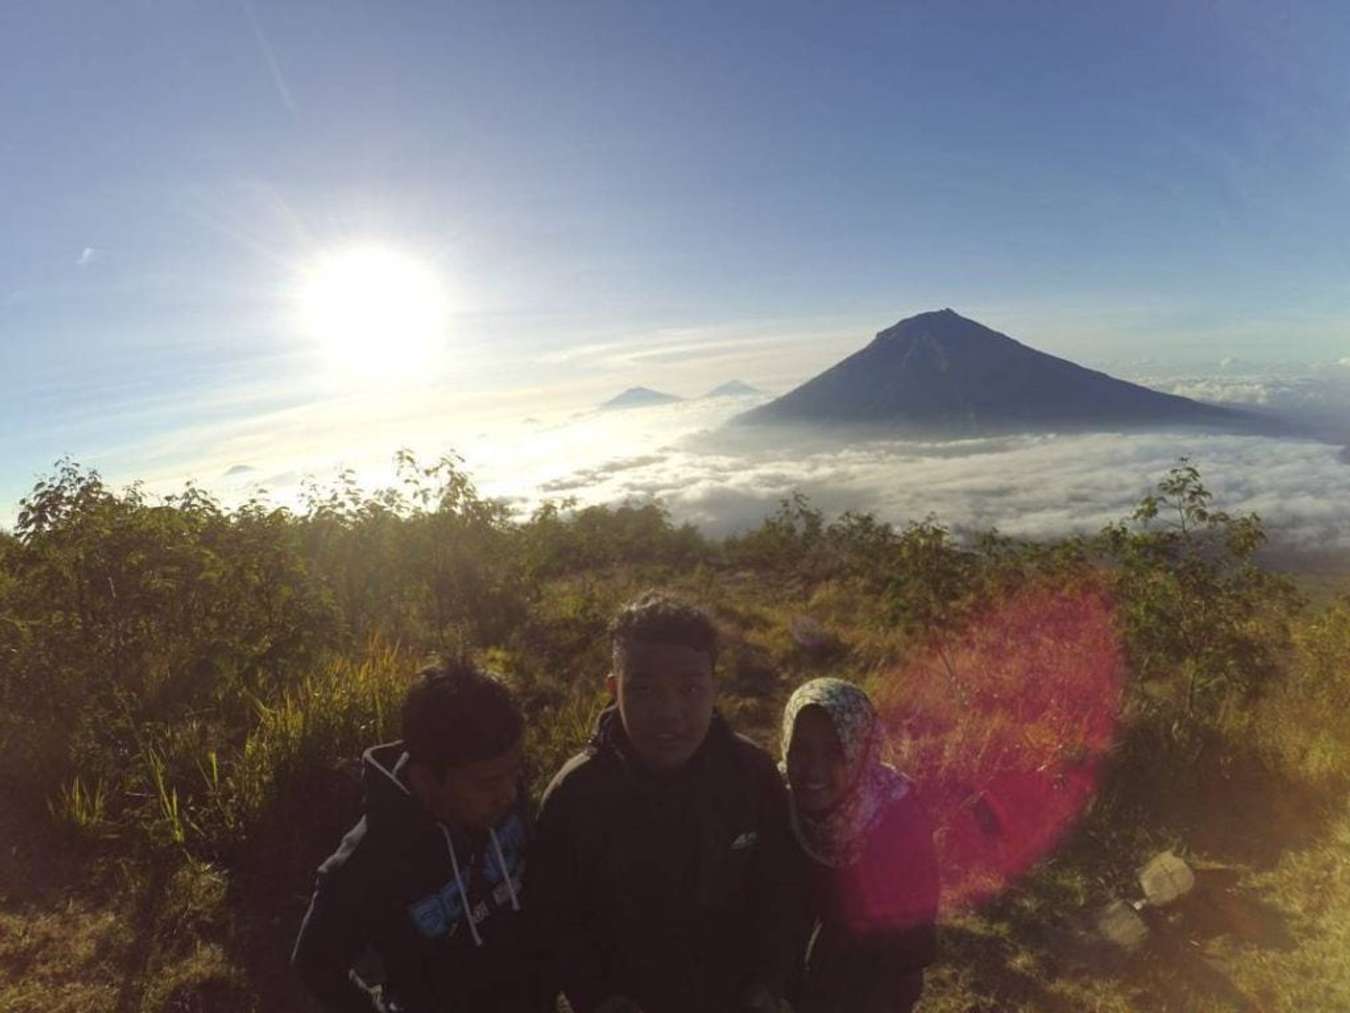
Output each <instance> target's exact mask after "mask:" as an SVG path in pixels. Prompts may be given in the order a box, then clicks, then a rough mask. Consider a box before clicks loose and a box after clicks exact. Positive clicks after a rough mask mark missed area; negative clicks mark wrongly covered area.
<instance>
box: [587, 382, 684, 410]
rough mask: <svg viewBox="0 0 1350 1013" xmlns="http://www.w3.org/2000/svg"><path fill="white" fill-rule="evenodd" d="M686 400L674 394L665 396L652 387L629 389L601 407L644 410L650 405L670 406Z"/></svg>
mask: <svg viewBox="0 0 1350 1013" xmlns="http://www.w3.org/2000/svg"><path fill="white" fill-rule="evenodd" d="M683 400H684V398H681V397H676V396H675V395H674V394H663V393H662V392H661V391H659V390H652V389H651V388H650V387H629V388H628V389H627V390H626V391H624V392H623V393H622V394H616V395H615V396H614V397H612V398H610V399H609V400H608V401H606V402H605V403H604V404H602V405H601V406H600V407H601V408H602V409H612V408H644V407H647V406H649V405H658V404H670V403H672V402H674V401H683Z"/></svg>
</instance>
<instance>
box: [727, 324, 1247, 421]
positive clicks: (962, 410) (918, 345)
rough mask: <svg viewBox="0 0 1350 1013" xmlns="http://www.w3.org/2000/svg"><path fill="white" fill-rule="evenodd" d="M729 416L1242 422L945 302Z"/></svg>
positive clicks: (760, 418)
mask: <svg viewBox="0 0 1350 1013" xmlns="http://www.w3.org/2000/svg"><path fill="white" fill-rule="evenodd" d="M735 421H736V422H737V423H738V424H747V423H748V424H764V423H790V424H797V425H803V424H804V425H811V426H817V427H824V426H866V427H870V428H877V427H881V428H883V429H886V430H888V431H895V430H902V431H909V432H916V433H920V432H921V433H924V434H927V435H933V436H949V437H956V436H969V435H975V434H983V433H993V432H1012V431H1052V430H1065V429H1067V430H1082V429H1101V428H1143V427H1147V426H1156V425H1168V424H1183V425H1200V426H1207V427H1211V428H1226V429H1232V428H1247V427H1249V426H1250V421H1251V420H1250V419H1249V418H1248V417H1247V416H1246V415H1245V414H1243V413H1240V412H1236V411H1232V410H1230V409H1226V408H1219V407H1215V406H1213V405H1206V404H1202V403H1200V402H1198V401H1192V400H1190V399H1188V398H1183V397H1177V396H1176V395H1172V394H1164V393H1162V392H1160V391H1156V390H1152V389H1150V388H1148V387H1141V386H1139V385H1137V384H1133V383H1127V382H1126V381H1124V380H1117V379H1116V378H1114V377H1111V376H1108V375H1106V374H1105V373H1100V372H1097V371H1096V370H1091V369H1086V368H1084V367H1083V366H1079V365H1077V364H1076V363H1073V362H1070V361H1068V360H1067V359H1061V358H1058V357H1057V356H1053V355H1049V354H1047V353H1045V352H1040V351H1037V350H1036V349H1034V348H1031V347H1029V346H1027V345H1024V344H1023V343H1022V342H1020V341H1017V340H1016V339H1014V338H1010V337H1009V336H1008V335H1006V334H1003V333H1000V332H999V331H996V330H993V329H992V328H990V327H986V326H985V325H984V324H982V323H979V322H978V321H976V320H971V319H969V318H968V317H963V316H962V315H961V314H959V313H957V312H956V311H955V310H953V309H951V308H950V307H945V308H943V309H940V310H932V311H929V312H926V313H919V314H917V315H915V316H912V317H906V318H905V319H903V320H901V321H899V322H898V323H896V324H893V325H892V326H890V327H888V328H886V329H885V330H883V331H880V332H878V333H877V335H876V337H875V338H873V340H872V341H871V342H870V343H868V344H867V345H866V346H865V347H863V348H861V349H859V350H858V351H857V352H854V353H853V354H852V355H850V356H848V357H847V358H845V359H843V360H841V361H840V362H838V363H836V364H835V365H833V366H831V367H830V368H829V369H827V370H825V372H823V373H821V374H819V375H818V376H816V377H814V378H812V379H811V380H808V381H807V382H806V383H804V384H802V385H801V386H799V387H797V388H795V389H793V390H791V391H788V393H786V394H784V395H783V396H782V397H780V398H776V399H775V400H773V401H770V402H769V403H768V404H765V405H761V406H760V407H758V408H754V409H752V410H750V411H748V412H746V413H744V414H742V415H740V416H738V417H737V419H736V420H735Z"/></svg>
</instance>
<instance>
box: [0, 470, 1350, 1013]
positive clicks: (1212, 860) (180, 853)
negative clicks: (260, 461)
mask: <svg viewBox="0 0 1350 1013" xmlns="http://www.w3.org/2000/svg"><path fill="white" fill-rule="evenodd" d="M399 463H400V469H401V470H400V474H401V483H400V485H398V486H397V487H395V488H391V489H385V490H378V491H374V492H368V491H365V490H362V489H360V488H358V487H357V486H356V485H355V484H354V483H353V482H351V481H350V480H347V481H343V482H341V483H339V484H338V486H337V487H336V488H333V489H322V490H321V489H312V490H310V494H309V497H308V501H307V503H306V504H305V506H304V508H303V509H302V510H300V511H298V512H292V511H287V510H284V509H278V508H274V507H271V506H269V505H268V504H266V503H263V502H251V503H248V504H245V505H244V506H242V507H239V508H237V509H234V510H226V509H224V508H222V507H221V506H220V505H219V504H218V503H216V502H215V501H214V500H212V499H211V498H210V497H209V496H207V495H205V494H203V493H202V492H201V491H200V490H196V489H192V488H189V489H186V490H185V491H184V492H183V493H182V494H181V495H179V496H176V497H173V498H171V499H169V500H168V501H165V502H159V501H154V502H152V501H150V500H149V499H148V498H146V497H144V496H143V495H142V494H141V493H140V492H139V491H138V490H137V489H135V488H132V489H129V490H112V489H109V488H107V487H106V486H105V485H104V484H103V483H102V481H101V480H100V479H99V477H98V476H97V475H96V474H95V473H93V472H89V471H87V470H84V469H81V468H79V467H78V466H76V465H74V464H72V463H69V462H62V463H61V464H59V465H58V467H57V470H56V472H55V473H54V474H53V475H52V476H51V477H50V478H48V479H46V480H44V481H43V482H42V483H39V485H38V486H36V487H35V489H34V490H33V493H32V494H31V495H30V496H29V497H28V499H27V500H26V501H25V503H24V505H23V509H22V512H21V514H20V517H19V523H18V525H17V527H16V529H15V531H14V532H12V533H10V534H0V848H3V854H4V855H6V856H7V859H8V860H7V861H6V862H4V863H0V1009H5V1010H15V1011H27V1010H32V1011H37V1010H42V1011H50V1010H72V1011H74V1010H81V1011H83V1010H90V1009H107V1010H116V1011H128V1013H129V1011H147V1013H148V1011H179V1010H182V1011H187V1010H197V1011H204V1010H258V1011H261V1010H279V1011H280V1010H302V1009H306V1008H308V1007H307V1006H306V1003H305V1000H304V999H303V997H302V996H300V995H299V994H298V993H297V991H296V990H295V987H294V984H293V982H292V980H291V977H290V974H289V972H288V969H287V967H286V957H287V953H288V950H289V946H290V942H291V940H292V938H293V936H294V933H295V930H296V928H297V927H298V923H299V918H300V916H301V914H302V913H303V910H304V906H305V903H306V901H307V898H308V892H309V889H310V885H311V881H312V873H313V869H314V867H315V865H316V864H317V863H318V861H319V860H321V859H322V858H323V857H324V855H325V854H326V853H327V851H328V850H330V849H331V848H332V847H333V845H334V844H335V842H336V841H337V839H338V837H339V836H340V834H341V833H342V832H343V831H344V830H345V829H346V828H347V826H348V825H349V824H350V823H351V822H352V821H353V820H354V819H355V818H356V815H357V814H358V812H359V803H360V786H359V783H358V782H357V780H356V777H355V758H356V757H357V756H358V755H359V751H360V750H361V748H362V747H364V746H366V745H369V744H371V743H373V742H377V741H380V740H382V739H387V738H393V737H395V734H396V733H395V730H394V724H395V716H396V712H397V703H398V701H399V699H400V697H401V694H402V691H403V687H404V685H405V684H406V681H407V679H408V678H409V676H410V675H411V673H412V672H413V671H414V670H415V669H416V667H417V666H418V664H419V663H420V661H421V660H422V659H423V658H424V657H425V656H426V655H428V654H429V653H433V652H450V653H456V652H464V653H470V654H473V655H475V656H477V657H479V658H480V659H481V660H483V661H484V662H486V663H487V664H488V665H490V666H491V667H493V668H495V669H497V670H499V671H502V672H503V673H505V674H507V675H508V676H509V677H510V678H511V680H512V681H513V683H514V684H515V686H516V688H517V690H518V692H519V693H520V694H521V695H522V697H523V698H524V699H525V701H526V702H527V707H528V713H529V714H530V715H531V719H532V727H531V731H530V742H529V756H530V763H531V770H532V778H533V782H534V786H535V788H536V789H537V788H538V787H540V786H541V785H542V783H544V782H545V781H546V780H547V778H548V777H549V776H550V775H551V773H552V772H553V770H554V769H556V767H557V766H558V765H559V763H560V762H561V761H562V760H563V759H564V758H565V757H566V756H567V755H569V754H570V753H571V752H572V751H573V750H575V749H576V748H577V747H578V745H579V744H580V743H581V742H582V741H584V739H585V737H586V735H587V732H588V730H589V727H590V724H591V722H592V720H593V719H594V715H595V714H596V712H597V711H598V709H599V708H600V707H601V706H602V705H603V700H602V697H601V685H602V677H603V674H604V672H605V669H606V663H607V655H606V644H605V640H604V635H603V631H604V627H605V624H606V622H607V620H608V618H609V616H610V615H611V614H612V613H613V611H614V610H615V608H616V607H617V606H618V604H619V603H621V602H622V601H624V600H626V599H627V598H629V597H631V596H632V595H633V594H635V593H636V592H637V591H638V590H640V589H642V588H645V587H648V586H652V585H658V586H662V587H668V588H672V589H674V590H676V591H678V592H681V593H683V594H685V595H687V596H688V597H690V598H693V599H695V600H698V601H700V602H703V603H704V604H706V605H707V606H708V607H709V608H710V609H711V610H712V612H713V613H714V615H715V616H716V618H717V619H718V622H719V624H720V625H721V627H722V629H723V630H724V632H725V634H726V639H727V647H726V649H725V651H724V655H723V659H722V661H721V663H720V666H719V668H720V673H719V675H720V679H721V686H722V688H721V707H722V709H723V711H724V713H726V714H727V715H728V717H730V718H731V720H732V721H733V723H735V724H736V725H737V726H738V727H740V728H741V729H743V730H745V731H747V732H748V733H749V734H752V735H753V736H755V737H756V738H758V739H759V740H760V741H761V742H763V744H764V745H766V746H767V747H769V748H771V749H774V748H776V745H777V734H778V730H777V721H778V715H779V714H780V712H781V705H782V702H783V700H784V699H785V697H786V696H787V694H788V693H789V692H790V691H791V689H792V688H793V687H794V686H795V685H797V684H798V683H799V682H801V681H802V680H804V679H806V678H810V677H812V676H815V675H820V674H826V673H828V674H834V675H841V676H844V677H846V678H851V679H854V680H857V681H859V682H861V683H863V684H865V685H866V686H867V687H868V688H869V690H871V691H872V692H873V694H874V695H875V697H876V698H877V699H878V701H879V703H880V706H881V708H882V711H883V713H884V714H885V716H886V719H887V723H888V726H889V728H890V730H891V733H892V739H893V742H892V746H893V751H894V759H895V760H896V762H897V763H898V764H900V766H901V767H902V768H903V769H905V770H906V771H907V772H909V773H910V774H911V775H912V776H913V777H914V778H915V779H916V781H917V782H918V784H919V786H920V790H921V791H922V793H923V795H924V798H925V800H926V801H927V802H928V804H929V805H930V807H931V808H932V809H933V811H934V813H935V816H936V818H937V822H938V826H939V832H938V845H939V850H940V854H941V857H942V859H943V865H944V878H945V894H946V900H945V904H946V911H945V914H944V922H943V927H942V935H943V941H944V947H943V959H942V963H941V965H940V966H939V967H938V968H936V969H935V971H934V972H933V973H932V976H931V987H930V990H929V995H928V997H927V998H926V1000H925V1007H924V1008H925V1009H930V1010H971V1009H988V1010H1005V1009H1064V1010H1079V1009H1102V1010H1116V1009H1120V1010H1125V1009H1175V1010H1204V1009H1216V1010H1217V1009H1242V1008H1249V1009H1257V1008H1259V1009H1271V1010H1274V1009H1343V1008H1350V958H1347V956H1346V954H1347V953H1350V945H1347V944H1348V943H1350V808H1348V807H1347V803H1346V797H1347V796H1346V790H1345V789H1346V787H1347V785H1348V784H1350V778H1348V775H1350V722H1346V721H1344V714H1345V712H1346V710H1347V705H1350V601H1347V600H1346V599H1344V598H1341V597H1337V596H1336V595H1334V594H1333V593H1326V594H1320V593H1319V595H1318V600H1317V601H1316V603H1315V604H1309V603H1308V602H1307V600H1306V599H1305V598H1304V596H1303V595H1302V593H1301V592H1300V589H1299V588H1298V587H1296V586H1295V585H1294V584H1293V583H1291V582H1290V581H1289V580H1287V579H1286V578H1284V577H1281V576H1278V575H1276V574H1274V573H1272V572H1268V571H1266V570H1265V569H1263V568H1262V567H1261V566H1259V565H1258V564H1257V562H1256V560H1257V559H1258V558H1259V555H1258V552H1259V548H1260V546H1261V544H1262V541H1263V538H1264V534H1263V532H1262V530H1261V526H1260V522H1259V519H1257V518H1254V517H1230V516H1228V515H1226V514H1224V513H1222V512H1220V511H1218V510H1217V509H1216V508H1215V505H1214V504H1212V503H1211V502H1210V500H1209V497H1208V494H1207V492H1206V491H1205V489H1204V487H1203V485H1202V483H1201V478H1200V476H1199V475H1198V474H1196V473H1195V472H1194V470H1193V469H1190V468H1189V467H1188V466H1186V465H1185V464H1184V462H1183V464H1182V465H1180V466H1179V467H1178V468H1177V469H1175V470H1174V471H1173V472H1171V473H1170V474H1169V475H1167V476H1162V477H1161V480H1160V482H1159V488H1158V492H1157V494H1156V496H1154V497H1150V498H1149V499H1148V500H1145V501H1144V502H1143V503H1141V504H1140V508H1139V510H1138V511H1137V512H1136V513H1135V515H1134V516H1132V517H1130V518H1125V519H1122V521H1121V522H1120V523H1119V524H1117V525H1113V526H1112V527H1110V528H1108V529H1107V530H1105V531H1103V532H1102V533H1101V534H1100V535H1099V536H1097V537H1094V538H1086V539H1084V538H1078V539H1071V540H1065V541H1061V542H1056V543H1048V544H1023V543H1017V542H1013V541H1010V540H1007V539H1004V538H1001V537H999V536H998V535H997V534H996V533H992V532H991V533H989V534H987V535H986V536H983V537H981V538H979V539H975V540H973V541H968V542H963V543H961V544H957V543H956V542H955V541H954V540H953V539H952V538H951V536H950V535H949V533H948V532H947V531H946V530H945V529H944V528H943V527H942V526H941V525H940V523H938V522H936V521H928V522H924V523H921V524H915V525H911V526H909V527H907V528H904V529H900V530H896V529H894V528H892V527H890V526H888V525H885V524H881V523H879V522H877V521H876V520H875V519H874V518H871V517H869V516H865V515H845V516H843V517H841V518H837V519H834V520H829V519H827V518H825V517H822V516H821V515H820V514H819V513H817V512H816V511H814V510H813V509H812V508H811V506H810V504H808V503H806V502H805V501H802V500H794V501H789V502H786V503H784V504H783V506H782V508H781V510H780V511H779V512H778V513H777V514H776V515H774V516H772V517H769V518H767V519H766V520H765V521H764V523H763V524H762V525H761V526H760V527H759V528H757V529H755V530H754V531H752V532H750V533H748V534H746V535H745V536H743V537H740V538H735V539H729V540H726V541H721V542H714V541H710V540H708V539H706V538H704V537H702V536H701V535H700V534H699V533H698V532H697V531H695V530H693V529H691V528H688V527H677V526H675V525H672V524H671V522H670V520H669V518H668V517H667V516H666V515H665V513H664V512H663V511H662V510H661V509H660V507H659V506H656V505H641V506H624V507H617V508H587V509H583V510H577V509H574V508H573V507H572V506H571V505H570V504H567V503H560V504H555V505H550V506H548V507H545V508H544V509H541V510H539V511H538V512H536V513H535V514H534V515H533V516H532V517H529V518H525V519H520V518H512V517H511V516H510V515H509V514H508V513H507V511H506V510H505V509H504V508H503V507H502V506H500V505H498V504H495V503H492V502H490V501H487V500H484V499H483V498H482V497H480V496H479V495H478V493H477V491H476V490H475V488H474V486H473V483H472V481H471V480H470V478H469V477H468V476H467V475H466V474H464V472H463V471H462V469H461V468H460V467H459V465H458V462H457V461H456V460H454V459H453V458H448V459H444V460H442V461H439V462H437V463H435V464H433V465H431V466H423V465H420V464H419V463H418V462H417V461H415V460H413V459H412V458H411V457H410V456H407V455H404V456H402V457H401V458H400V462H399ZM1319 588H1320V586H1319ZM1161 848H1171V849H1173V850H1174V851H1175V852H1177V853H1178V854H1181V855H1183V856H1185V857H1186V858H1187V859H1188V860H1190V861H1191V863H1192V865H1193V866H1195V867H1196V868H1197V870H1198V873H1197V876H1198V884H1199V885H1198V886H1197V889H1196V892H1195V894H1194V896H1193V898H1192V900H1191V901H1190V902H1188V903H1187V904H1186V905H1184V907H1182V908H1180V909H1177V910H1173V911H1167V910H1163V911H1157V912H1146V915H1147V917H1148V918H1149V922H1150V929H1151V935H1150V939H1149V942H1148V943H1147V944H1145V946H1143V947H1142V948H1141V949H1140V950H1139V951H1138V952H1135V953H1126V952H1124V951H1120V950H1117V949H1114V948H1112V947H1110V946H1108V945H1105V944H1103V943H1101V942H1100V940H1099V939H1098V938H1097V937H1096V936H1095V935H1094V933H1093V932H1092V931H1091V924H1092V921H1093V916H1094V912H1096V911H1097V910H1099V909H1100V907H1101V906H1102V905H1104V904H1106V903H1107V902H1109V901H1111V900H1112V899H1114V898H1116V897H1124V898H1126V899H1130V898H1133V897H1134V896H1136V895H1137V892H1138V891H1137V886H1136V885H1135V882H1134V880H1135V875H1136V872H1137V868H1138V866H1139V865H1140V863H1141V862H1142V861H1144V860H1146V859H1147V858H1148V857H1149V856H1150V855H1152V854H1153V853H1154V852H1156V851H1157V850H1159V849H1161Z"/></svg>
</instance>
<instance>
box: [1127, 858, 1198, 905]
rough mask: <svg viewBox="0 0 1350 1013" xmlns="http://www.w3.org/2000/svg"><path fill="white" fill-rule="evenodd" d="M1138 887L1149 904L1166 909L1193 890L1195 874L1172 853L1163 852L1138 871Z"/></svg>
mask: <svg viewBox="0 0 1350 1013" xmlns="http://www.w3.org/2000/svg"><path fill="white" fill-rule="evenodd" d="M1139 885H1140V886H1141V887H1143V890H1144V896H1145V897H1146V898H1147V899H1148V902H1149V904H1151V905H1152V906H1154V907H1166V906H1167V905H1168V904H1171V903H1172V902H1173V901H1175V900H1179V899H1180V898H1182V897H1184V896H1186V894H1188V893H1190V892H1191V891H1192V890H1193V889H1195V873H1193V872H1192V871H1191V867H1190V866H1189V865H1187V864H1186V863H1185V862H1184V861H1182V860H1181V859H1180V858H1178V857H1177V856H1176V855H1174V854H1172V852H1170V851H1164V852H1161V853H1160V854H1157V855H1154V856H1153V858H1152V859H1151V860H1150V861H1149V863H1148V864H1147V865H1145V866H1144V868H1143V869H1142V870H1140V872H1139Z"/></svg>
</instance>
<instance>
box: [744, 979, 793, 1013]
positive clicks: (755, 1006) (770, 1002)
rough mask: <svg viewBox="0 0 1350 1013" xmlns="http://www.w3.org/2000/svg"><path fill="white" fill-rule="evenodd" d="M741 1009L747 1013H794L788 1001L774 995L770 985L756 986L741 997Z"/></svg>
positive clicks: (752, 986) (748, 989)
mask: <svg viewBox="0 0 1350 1013" xmlns="http://www.w3.org/2000/svg"><path fill="white" fill-rule="evenodd" d="M741 1007H742V1008H743V1009H745V1010H746V1011H747V1013H792V1007H791V1006H789V1005H788V1002H787V1000H786V999H780V998H778V996H776V995H774V994H773V991H772V990H771V989H770V988H769V986H768V985H761V984H758V983H757V984H754V985H751V986H750V987H749V988H747V989H746V990H745V995H744V996H742V997H741Z"/></svg>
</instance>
